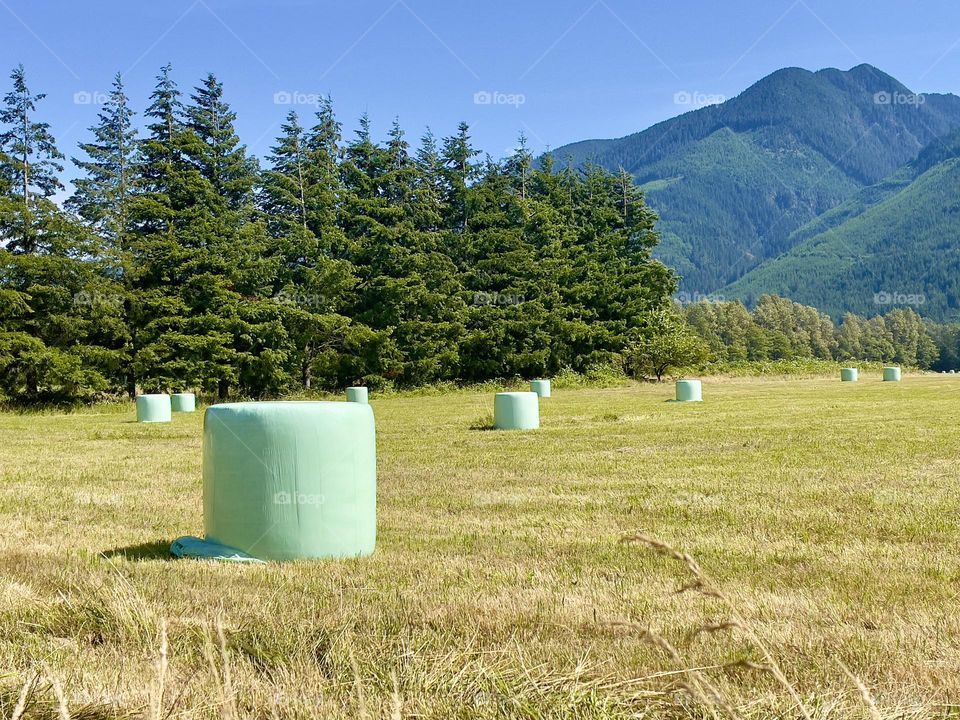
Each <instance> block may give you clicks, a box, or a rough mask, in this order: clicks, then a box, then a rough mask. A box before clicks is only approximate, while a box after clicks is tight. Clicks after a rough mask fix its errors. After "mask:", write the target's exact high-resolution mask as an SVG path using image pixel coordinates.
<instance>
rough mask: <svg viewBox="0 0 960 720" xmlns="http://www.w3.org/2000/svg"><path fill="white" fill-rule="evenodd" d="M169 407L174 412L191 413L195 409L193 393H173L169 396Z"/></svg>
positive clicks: (195, 399)
mask: <svg viewBox="0 0 960 720" xmlns="http://www.w3.org/2000/svg"><path fill="white" fill-rule="evenodd" d="M170 405H171V406H172V408H173V411H174V412H184V413H192V412H194V411H196V409H197V397H196V395H194V394H193V393H188V392H182V393H174V394H173V395H171V396H170Z"/></svg>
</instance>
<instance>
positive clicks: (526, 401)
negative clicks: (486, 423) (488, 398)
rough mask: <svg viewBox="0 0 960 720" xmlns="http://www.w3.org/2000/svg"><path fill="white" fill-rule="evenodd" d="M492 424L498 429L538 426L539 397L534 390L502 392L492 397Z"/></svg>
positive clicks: (531, 428)
mask: <svg viewBox="0 0 960 720" xmlns="http://www.w3.org/2000/svg"><path fill="white" fill-rule="evenodd" d="M493 425H494V427H496V428H497V429H498V430H536V429H537V428H538V427H540V398H539V396H538V395H537V394H536V393H535V392H502V393H497V395H496V397H495V398H494V399H493Z"/></svg>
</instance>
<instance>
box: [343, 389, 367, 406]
mask: <svg viewBox="0 0 960 720" xmlns="http://www.w3.org/2000/svg"><path fill="white" fill-rule="evenodd" d="M347 402H355V403H363V404H364V405H366V404H367V402H368V396H367V389H366V388H365V387H348V388H347Z"/></svg>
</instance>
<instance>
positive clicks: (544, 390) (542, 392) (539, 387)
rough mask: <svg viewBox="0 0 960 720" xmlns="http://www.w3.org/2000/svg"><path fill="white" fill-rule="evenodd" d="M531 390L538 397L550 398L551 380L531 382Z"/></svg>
mask: <svg viewBox="0 0 960 720" xmlns="http://www.w3.org/2000/svg"><path fill="white" fill-rule="evenodd" d="M530 390H531V392H535V393H536V394H537V396H538V397H542V398H545V397H550V381H549V380H531V381H530Z"/></svg>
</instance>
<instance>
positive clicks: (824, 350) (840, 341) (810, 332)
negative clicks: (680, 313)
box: [684, 295, 960, 369]
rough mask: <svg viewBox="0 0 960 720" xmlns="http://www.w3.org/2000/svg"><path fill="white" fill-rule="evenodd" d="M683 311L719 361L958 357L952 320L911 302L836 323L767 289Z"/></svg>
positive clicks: (904, 361) (927, 363)
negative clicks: (929, 316) (751, 303)
mask: <svg viewBox="0 0 960 720" xmlns="http://www.w3.org/2000/svg"><path fill="white" fill-rule="evenodd" d="M684 316H685V318H686V322H687V324H688V325H689V327H690V329H691V330H692V331H693V332H695V333H696V334H697V335H698V336H699V337H700V338H702V339H703V341H704V342H705V343H706V346H707V348H709V352H710V355H711V362H712V363H713V364H714V365H715V366H719V367H737V366H738V365H742V366H743V367H753V366H755V367H758V368H761V369H762V364H763V363H773V364H774V365H776V364H777V363H780V362H786V363H794V362H798V363H800V366H801V367H802V366H803V365H804V363H806V362H807V361H810V362H811V363H812V365H811V367H815V366H816V363H817V362H827V363H828V365H829V364H830V363H833V362H834V361H844V362H847V363H854V364H856V363H859V362H872V363H897V364H901V365H908V366H912V367H919V368H922V369H930V368H936V369H944V368H943V366H942V365H938V359H939V358H940V357H941V354H944V356H945V357H952V358H956V357H960V348H958V345H957V342H958V339H960V334H957V333H956V332H954V331H953V330H952V329H951V326H935V325H930V324H927V323H925V322H924V321H923V319H922V318H921V317H920V316H919V315H917V313H915V312H914V311H913V310H909V309H895V310H891V311H890V312H889V313H887V314H886V315H885V316H876V317H873V318H870V319H869V320H868V319H865V318H862V317H859V316H857V315H853V314H847V315H846V316H844V319H843V322H842V323H841V324H840V325H834V323H833V321H832V320H830V318H829V317H827V316H826V315H824V314H822V313H820V312H819V311H817V310H816V309H815V308H812V307H808V306H805V305H801V304H799V303H795V302H792V301H790V300H786V299H784V298H780V297H776V296H771V295H764V296H763V297H761V298H760V302H759V303H758V304H757V307H756V309H755V310H754V311H753V312H752V313H751V312H750V311H749V310H747V308H746V307H745V306H744V305H743V304H742V303H740V302H737V301H733V302H718V303H711V302H699V303H694V304H692V305H689V306H687V307H686V308H684ZM757 363H761V365H757ZM691 364H693V363H691ZM954 364H956V363H955V362H954Z"/></svg>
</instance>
